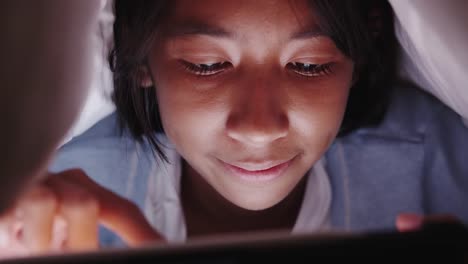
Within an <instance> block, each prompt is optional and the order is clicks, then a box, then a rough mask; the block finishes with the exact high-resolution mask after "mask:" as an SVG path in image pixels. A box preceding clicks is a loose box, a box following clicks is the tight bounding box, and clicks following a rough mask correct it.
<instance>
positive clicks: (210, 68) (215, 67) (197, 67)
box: [182, 61, 232, 76]
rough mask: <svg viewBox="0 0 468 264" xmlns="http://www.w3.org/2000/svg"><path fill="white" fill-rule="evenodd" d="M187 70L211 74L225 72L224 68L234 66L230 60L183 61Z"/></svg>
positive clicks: (206, 74)
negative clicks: (199, 62)
mask: <svg viewBox="0 0 468 264" xmlns="http://www.w3.org/2000/svg"><path fill="white" fill-rule="evenodd" d="M182 64H183V65H184V66H185V70H186V71H188V72H190V73H192V74H195V75H199V76H211V75H216V74H218V73H221V72H223V71H224V70H226V69H228V68H230V67H232V64H231V63H230V62H227V61H224V62H215V63H201V64H195V63H191V62H188V61H182Z"/></svg>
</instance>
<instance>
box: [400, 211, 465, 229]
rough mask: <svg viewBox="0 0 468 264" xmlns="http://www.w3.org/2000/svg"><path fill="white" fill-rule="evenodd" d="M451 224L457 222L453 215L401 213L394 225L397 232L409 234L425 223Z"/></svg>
mask: <svg viewBox="0 0 468 264" xmlns="http://www.w3.org/2000/svg"><path fill="white" fill-rule="evenodd" d="M447 222H449V223H451V222H458V219H457V218H456V217H455V216H453V215H428V216H425V215H419V214H412V213H402V214H399V215H398V216H397V218H396V221H395V224H396V228H397V230H398V231H399V232H409V231H417V230H420V229H421V228H422V227H423V226H424V224H427V223H447Z"/></svg>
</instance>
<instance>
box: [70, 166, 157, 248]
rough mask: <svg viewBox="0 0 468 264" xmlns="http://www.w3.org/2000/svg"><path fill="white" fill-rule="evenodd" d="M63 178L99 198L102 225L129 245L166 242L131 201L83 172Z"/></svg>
mask: <svg viewBox="0 0 468 264" xmlns="http://www.w3.org/2000/svg"><path fill="white" fill-rule="evenodd" d="M62 176H63V177H65V178H67V179H68V180H70V181H73V182H75V183H77V184H78V183H79V184H81V185H83V186H86V188H87V190H89V191H91V192H92V193H93V194H94V195H95V197H97V198H98V201H99V206H100V210H99V217H100V221H101V223H102V224H103V225H104V226H106V227H107V228H109V229H110V230H112V231H113V232H115V233H116V234H118V235H119V236H120V237H121V238H122V239H123V240H124V241H125V242H126V243H127V244H128V245H130V246H138V245H142V244H145V243H149V242H155V241H164V238H163V236H162V235H161V234H159V233H158V232H157V231H156V230H154V229H153V228H152V226H151V225H150V224H149V223H148V221H147V220H146V218H145V216H144V215H143V214H142V213H141V211H140V210H139V209H138V207H137V206H136V205H135V204H133V203H132V202H130V201H129V200H127V199H124V198H122V197H120V196H118V195H116V194H114V193H113V192H111V191H109V190H107V189H105V188H103V187H101V186H99V185H98V184H97V183H95V182H94V181H92V180H91V179H90V178H89V177H88V176H87V175H86V174H85V173H84V172H83V171H81V170H70V171H67V172H64V173H63V174H62Z"/></svg>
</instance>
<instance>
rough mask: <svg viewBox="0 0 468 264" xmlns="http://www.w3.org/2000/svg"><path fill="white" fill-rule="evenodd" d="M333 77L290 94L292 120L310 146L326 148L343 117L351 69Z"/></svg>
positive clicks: (318, 148)
mask: <svg viewBox="0 0 468 264" xmlns="http://www.w3.org/2000/svg"><path fill="white" fill-rule="evenodd" d="M345 73H346V74H343V75H341V76H336V78H330V79H327V80H326V81H323V82H322V83H320V82H318V83H316V84H315V85H314V86H313V87H310V89H308V88H307V87H305V88H304V89H301V90H299V91H298V92H296V93H295V94H293V96H290V100H291V110H290V123H291V125H292V126H293V127H294V128H295V131H296V132H297V133H298V137H300V138H301V139H302V141H303V145H307V146H308V148H307V149H314V150H315V151H317V150H323V151H324V150H326V148H328V146H329V145H330V144H331V142H332V140H333V139H334V138H335V137H336V135H337V133H338V131H339V128H340V126H341V122H342V120H343V116H344V112H345V110H346V104H347V100H348V94H349V89H350V86H351V77H352V74H351V73H352V71H351V70H350V71H347V72H345Z"/></svg>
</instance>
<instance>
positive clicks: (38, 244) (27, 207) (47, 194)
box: [17, 184, 57, 253]
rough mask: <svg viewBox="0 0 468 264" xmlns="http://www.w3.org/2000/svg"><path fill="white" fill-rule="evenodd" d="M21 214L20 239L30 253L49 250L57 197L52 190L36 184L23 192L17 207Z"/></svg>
mask: <svg viewBox="0 0 468 264" xmlns="http://www.w3.org/2000/svg"><path fill="white" fill-rule="evenodd" d="M17 210H19V211H20V212H21V214H22V218H23V219H22V222H23V230H22V238H21V239H22V241H23V242H24V244H25V245H26V247H27V248H29V250H30V251H31V253H41V252H45V251H47V250H49V248H50V241H51V236H52V224H53V219H54V215H55V213H56V210H57V199H56V197H55V194H54V192H53V191H52V190H50V189H49V188H48V187H46V186H44V185H41V184H39V185H37V186H35V187H33V188H32V189H31V190H29V191H28V192H26V193H25V195H24V196H23V197H22V198H21V200H20V202H19V206H18V208H17Z"/></svg>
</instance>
